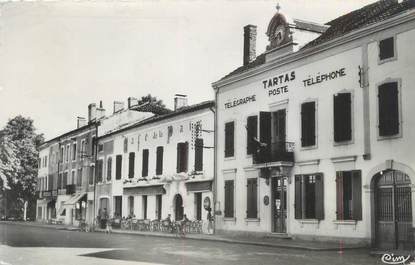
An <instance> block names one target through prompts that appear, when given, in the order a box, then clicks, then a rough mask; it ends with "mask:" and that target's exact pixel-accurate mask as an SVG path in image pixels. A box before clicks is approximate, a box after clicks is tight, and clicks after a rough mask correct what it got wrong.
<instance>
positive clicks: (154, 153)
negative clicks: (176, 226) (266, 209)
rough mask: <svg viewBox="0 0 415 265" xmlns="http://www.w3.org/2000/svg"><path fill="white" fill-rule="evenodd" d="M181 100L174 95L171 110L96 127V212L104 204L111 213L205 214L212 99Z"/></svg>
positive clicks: (209, 190) (203, 216) (210, 162)
mask: <svg viewBox="0 0 415 265" xmlns="http://www.w3.org/2000/svg"><path fill="white" fill-rule="evenodd" d="M186 101H187V99H186V98H185V97H183V96H180V95H179V96H177V97H176V99H175V110H174V111H171V112H169V113H165V114H158V115H153V116H151V117H149V118H144V119H142V120H140V121H138V122H136V123H132V124H130V125H129V126H126V127H124V128H121V129H118V130H113V131H110V132H105V130H102V131H101V127H100V128H99V135H100V136H99V141H98V150H99V151H98V158H97V176H96V178H97V197H96V202H97V211H96V215H98V214H99V211H103V210H104V208H105V209H106V210H107V212H108V213H109V215H110V216H111V217H126V218H127V217H133V218H137V219H148V220H155V219H158V220H161V219H164V218H166V217H167V216H168V214H170V215H171V218H172V220H181V219H183V217H184V215H186V216H187V218H189V219H190V220H206V216H207V213H208V210H206V209H205V208H204V206H203V203H204V202H205V203H207V201H209V202H210V203H212V202H213V194H212V182H213V173H214V171H213V158H214V150H213V139H214V134H213V131H212V130H213V124H214V123H213V119H214V115H213V110H214V104H213V102H212V101H209V102H203V103H199V104H196V105H192V106H187V104H186ZM102 128H103V127H102Z"/></svg>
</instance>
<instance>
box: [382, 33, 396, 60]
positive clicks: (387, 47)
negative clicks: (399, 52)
mask: <svg viewBox="0 0 415 265" xmlns="http://www.w3.org/2000/svg"><path fill="white" fill-rule="evenodd" d="M394 46H395V41H394V38H393V37H391V38H387V39H383V40H381V41H379V59H380V60H385V59H389V58H393V57H395V47H394Z"/></svg>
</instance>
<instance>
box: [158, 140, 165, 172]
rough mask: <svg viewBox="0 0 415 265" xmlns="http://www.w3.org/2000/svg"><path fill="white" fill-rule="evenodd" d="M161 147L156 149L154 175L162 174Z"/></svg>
mask: <svg viewBox="0 0 415 265" xmlns="http://www.w3.org/2000/svg"><path fill="white" fill-rule="evenodd" d="M163 151H164V150H163V147H162V146H159V147H157V158H156V175H162V174H163Z"/></svg>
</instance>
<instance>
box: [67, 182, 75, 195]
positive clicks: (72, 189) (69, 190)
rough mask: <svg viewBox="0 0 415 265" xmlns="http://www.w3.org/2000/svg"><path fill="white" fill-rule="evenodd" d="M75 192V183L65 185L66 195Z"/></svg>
mask: <svg viewBox="0 0 415 265" xmlns="http://www.w3.org/2000/svg"><path fill="white" fill-rule="evenodd" d="M75 192H76V185H75V184H69V185H66V195H71V194H74V193H75Z"/></svg>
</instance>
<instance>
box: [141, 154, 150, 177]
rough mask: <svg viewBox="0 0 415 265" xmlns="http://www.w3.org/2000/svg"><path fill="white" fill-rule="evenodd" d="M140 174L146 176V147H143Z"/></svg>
mask: <svg viewBox="0 0 415 265" xmlns="http://www.w3.org/2000/svg"><path fill="white" fill-rule="evenodd" d="M141 176H142V177H143V178H144V177H147V176H148V149H143V160H142V167H141Z"/></svg>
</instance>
